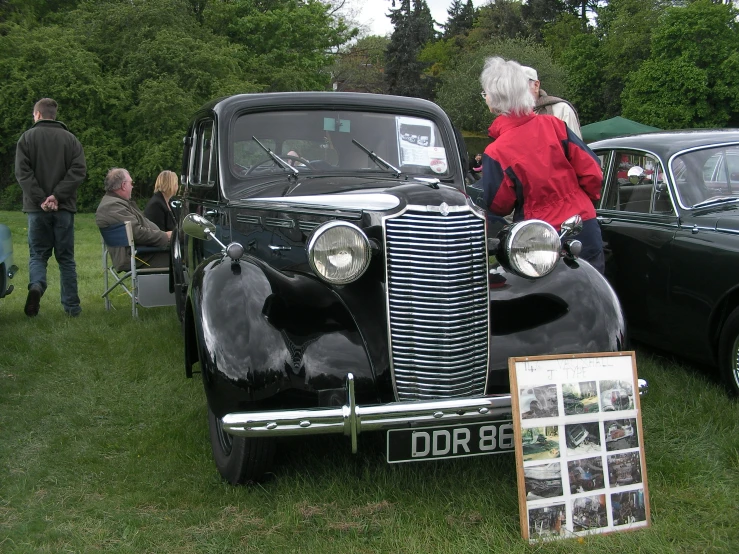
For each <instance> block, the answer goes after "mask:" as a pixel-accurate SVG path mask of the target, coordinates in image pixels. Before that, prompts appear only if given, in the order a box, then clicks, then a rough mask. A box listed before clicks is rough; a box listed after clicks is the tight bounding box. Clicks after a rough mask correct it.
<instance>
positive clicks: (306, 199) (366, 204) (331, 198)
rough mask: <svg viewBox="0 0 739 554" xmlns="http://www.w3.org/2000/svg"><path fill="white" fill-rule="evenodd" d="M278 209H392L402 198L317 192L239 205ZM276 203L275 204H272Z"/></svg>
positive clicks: (259, 199)
mask: <svg viewBox="0 0 739 554" xmlns="http://www.w3.org/2000/svg"><path fill="white" fill-rule="evenodd" d="M242 204H243V205H245V206H254V207H260V208H264V207H267V206H268V209H273V210H274V209H277V207H278V206H279V207H282V206H293V207H297V206H306V207H316V208H319V207H320V208H327V209H341V210H363V211H364V210H371V211H383V210H392V209H394V208H397V207H398V206H399V205H400V200H399V199H398V197H397V196H394V195H392V194H382V193H370V194H365V193H344V194H317V195H315V196H280V197H267V198H255V199H253V200H241V201H239V205H242ZM272 204H274V205H275V206H270V205H272Z"/></svg>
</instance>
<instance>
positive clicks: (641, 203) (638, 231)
mask: <svg viewBox="0 0 739 554" xmlns="http://www.w3.org/2000/svg"><path fill="white" fill-rule="evenodd" d="M589 146H590V147H591V148H592V149H593V150H594V151H595V153H596V154H598V156H599V157H600V159H601V163H602V166H603V174H604V182H603V196H602V199H601V201H600V205H599V207H598V210H597V212H598V220H599V221H600V223H601V228H602V232H603V240H604V242H605V251H606V277H607V278H608V280H609V281H610V282H611V284H612V285H613V287H614V289H615V290H616V292H617V294H618V296H619V298H620V300H621V303H622V305H623V308H624V313H625V314H626V319H627V321H628V324H629V332H630V336H631V337H633V338H634V339H638V340H640V341H643V342H644V343H647V344H651V345H653V346H656V347H659V348H662V349H665V350H667V351H670V352H674V353H676V354H679V355H681V356H684V357H686V358H690V359H692V360H695V361H697V362H700V363H705V364H710V365H713V366H715V367H719V368H720V371H721V373H722V376H723V378H724V380H725V382H726V383H727V385H728V386H729V388H730V390H732V391H733V392H734V393H735V394H739V130H736V129H733V130H729V129H727V130H718V131H706V130H695V131H674V132H659V133H648V134H644V135H633V136H628V137H621V138H614V139H609V140H603V141H599V142H594V143H591V144H590V145H589Z"/></svg>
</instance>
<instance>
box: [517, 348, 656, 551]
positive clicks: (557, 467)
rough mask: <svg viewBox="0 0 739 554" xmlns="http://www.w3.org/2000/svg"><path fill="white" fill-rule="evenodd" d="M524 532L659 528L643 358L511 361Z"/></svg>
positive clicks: (547, 536)
mask: <svg viewBox="0 0 739 554" xmlns="http://www.w3.org/2000/svg"><path fill="white" fill-rule="evenodd" d="M509 370H510V379H511V401H512V405H513V424H514V436H515V443H516V444H515V450H516V465H517V473H518V494H519V506H520V517H521V533H522V535H523V538H524V539H528V540H529V541H531V542H535V541H539V540H556V539H560V538H567V537H578V536H582V535H587V534H594V533H606V532H613V531H620V530H630V529H635V528H640V527H646V526H648V525H649V521H650V516H649V493H648V489H647V474H646V463H645V459H644V444H643V440H642V437H643V433H642V423H641V408H640V403H639V388H638V379H637V375H636V358H635V355H634V352H607V353H599V354H569V355H555V356H530V357H519V358H510V360H509Z"/></svg>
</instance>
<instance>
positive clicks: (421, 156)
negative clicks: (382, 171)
mask: <svg viewBox="0 0 739 554" xmlns="http://www.w3.org/2000/svg"><path fill="white" fill-rule="evenodd" d="M395 125H396V130H397V133H398V159H399V160H400V165H401V166H403V165H419V166H423V167H431V156H430V152H429V150H430V149H431V147H433V146H435V145H436V137H435V136H434V124H433V123H432V122H431V121H429V120H428V119H419V118H416V117H401V116H398V117H396V118H395ZM442 150H443V148H442ZM437 167H440V165H439V164H438V163H437ZM434 171H436V172H437V173H443V172H444V171H446V156H444V169H443V170H441V171H437V170H436V169H434Z"/></svg>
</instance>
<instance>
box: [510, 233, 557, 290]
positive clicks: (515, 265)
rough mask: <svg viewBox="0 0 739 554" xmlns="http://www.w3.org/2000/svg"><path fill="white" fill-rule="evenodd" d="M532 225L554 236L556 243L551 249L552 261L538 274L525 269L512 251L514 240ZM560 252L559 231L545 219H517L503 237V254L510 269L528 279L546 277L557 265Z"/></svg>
mask: <svg viewBox="0 0 739 554" xmlns="http://www.w3.org/2000/svg"><path fill="white" fill-rule="evenodd" d="M532 226H536V227H541V228H542V230H543V231H548V232H550V233H551V234H552V235H553V236H554V237H556V245H555V248H553V249H552V253H553V254H554V256H553V261H552V263H551V264H550V266H549V267H547V268H545V270H544V271H542V272H541V273H540V274H531V273H530V272H529V271H527V269H526V268H525V267H523V266H522V265H521V264H520V260H519V258H518V256H517V255H516V253H515V251H514V247H515V244H514V242H515V241H516V240H518V239H519V238H520V236H521V234H522V233H523V232H524V231H528V230H529V229H530V227H532ZM561 252H562V244H561V241H560V239H559V233H557V230H556V229H555V228H554V227H553V226H552V225H550V224H549V223H547V222H546V221H542V220H541V219H527V220H525V221H519V222H518V223H515V224H514V225H513V226H512V227H511V228H510V230H509V232H508V236H507V237H506V239H505V254H506V258H507V261H508V265H509V266H510V269H511V271H513V272H514V273H516V274H517V275H519V276H521V277H526V278H528V279H541V278H542V277H546V276H547V275H549V274H550V273H551V272H552V271H554V268H555V267H557V263H558V262H559V259H560V257H561Z"/></svg>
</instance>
